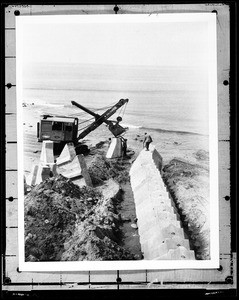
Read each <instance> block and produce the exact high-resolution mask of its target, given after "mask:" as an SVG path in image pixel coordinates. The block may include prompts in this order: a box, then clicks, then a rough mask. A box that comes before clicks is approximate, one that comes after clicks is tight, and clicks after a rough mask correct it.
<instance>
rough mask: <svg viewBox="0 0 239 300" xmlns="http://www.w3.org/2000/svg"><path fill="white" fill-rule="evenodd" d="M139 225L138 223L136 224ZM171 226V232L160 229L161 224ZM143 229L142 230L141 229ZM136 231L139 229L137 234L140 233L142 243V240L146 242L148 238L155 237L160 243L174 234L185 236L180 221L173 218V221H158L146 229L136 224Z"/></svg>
mask: <svg viewBox="0 0 239 300" xmlns="http://www.w3.org/2000/svg"><path fill="white" fill-rule="evenodd" d="M138 225H139V224H138ZM165 225H166V226H167V227H168V226H173V227H174V230H173V231H171V232H168V231H165V230H162V228H163V226H165ZM142 229H143V230H142ZM138 231H139V235H140V241H142V243H144V242H146V241H147V242H148V240H150V239H155V241H157V243H161V242H162V241H164V240H165V239H166V238H172V237H175V236H178V237H181V238H183V239H184V238H185V236H184V231H183V229H182V228H181V225H180V222H179V221H177V220H173V221H169V220H167V221H165V222H162V223H161V224H160V223H157V224H156V225H154V226H151V227H150V228H149V229H148V230H144V228H141V227H140V226H138Z"/></svg>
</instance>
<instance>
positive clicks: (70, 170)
mask: <svg viewBox="0 0 239 300" xmlns="http://www.w3.org/2000/svg"><path fill="white" fill-rule="evenodd" d="M58 173H60V174H62V175H63V176H65V177H67V178H69V179H71V180H72V181H73V182H74V183H75V184H77V185H79V186H80V187H82V186H84V185H87V186H92V181H91V178H90V175H89V173H88V170H87V166H86V162H85V159H84V155H83V154H79V155H77V156H75V157H74V158H73V160H72V161H69V162H68V163H66V164H64V166H62V165H61V168H59V169H58Z"/></svg>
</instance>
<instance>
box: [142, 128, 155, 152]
mask: <svg viewBox="0 0 239 300" xmlns="http://www.w3.org/2000/svg"><path fill="white" fill-rule="evenodd" d="M152 141H153V140H152V138H151V136H150V135H149V134H147V132H145V136H144V141H143V147H144V146H145V148H146V151H149V144H150V143H152Z"/></svg>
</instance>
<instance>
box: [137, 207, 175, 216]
mask: <svg viewBox="0 0 239 300" xmlns="http://www.w3.org/2000/svg"><path fill="white" fill-rule="evenodd" d="M142 204H143V203H142ZM158 212H168V213H171V214H174V209H173V207H172V206H170V205H165V204H163V205H162V204H151V203H148V204H147V205H139V206H137V210H136V216H137V218H138V219H140V218H146V217H147V216H148V215H150V216H154V217H156V216H157V214H158Z"/></svg>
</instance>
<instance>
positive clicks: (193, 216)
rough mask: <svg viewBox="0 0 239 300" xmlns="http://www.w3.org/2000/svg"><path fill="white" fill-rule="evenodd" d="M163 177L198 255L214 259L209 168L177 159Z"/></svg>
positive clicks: (165, 168) (168, 167)
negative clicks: (212, 253)
mask: <svg viewBox="0 0 239 300" xmlns="http://www.w3.org/2000/svg"><path fill="white" fill-rule="evenodd" d="M163 179H164V181H165V184H166V185H167V187H168V189H169V191H170V194H171V196H172V198H173V200H174V201H175V204H176V206H177V208H178V212H179V214H180V215H181V219H182V222H183V226H184V228H185V230H186V233H187V234H188V236H189V239H190V245H191V247H192V249H194V250H195V254H196V258H197V259H210V236H209V171H208V168H206V167H204V166H203V167H202V166H200V165H198V164H195V165H194V164H191V163H188V162H186V161H183V160H180V159H173V160H171V161H170V162H169V163H168V164H167V165H165V166H164V168H163Z"/></svg>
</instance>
